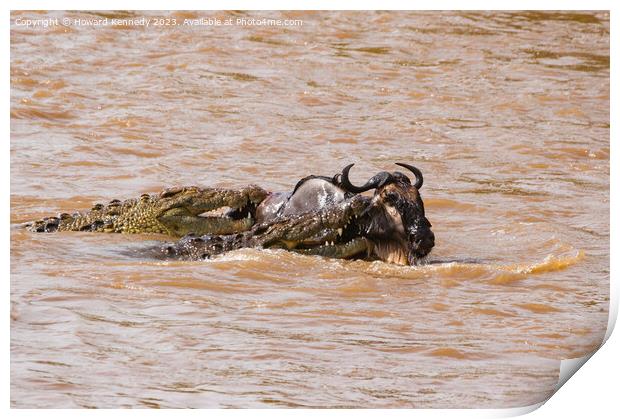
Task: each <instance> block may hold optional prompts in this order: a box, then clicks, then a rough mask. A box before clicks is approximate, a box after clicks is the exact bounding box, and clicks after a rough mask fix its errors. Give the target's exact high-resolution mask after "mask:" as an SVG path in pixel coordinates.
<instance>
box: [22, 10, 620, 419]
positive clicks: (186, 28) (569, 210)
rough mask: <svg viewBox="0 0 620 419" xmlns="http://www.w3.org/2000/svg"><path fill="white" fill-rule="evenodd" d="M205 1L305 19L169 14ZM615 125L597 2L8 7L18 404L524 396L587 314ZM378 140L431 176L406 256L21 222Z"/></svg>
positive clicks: (274, 185)
mask: <svg viewBox="0 0 620 419" xmlns="http://www.w3.org/2000/svg"><path fill="white" fill-rule="evenodd" d="M65 17H69V18H70V19H76V18H79V19H86V20H88V19H91V20H92V19H105V18H108V19H114V18H117V19H139V18H141V17H147V18H151V19H156V18H158V17H159V18H167V19H176V25H169V26H153V24H151V25H150V26H148V27H146V26H139V25H123V24H116V25H112V24H108V25H103V24H102V25H98V26H93V25H89V24H86V23H84V24H83V25H79V24H73V23H71V22H72V21H70V22H69V24H68V25H63V24H62V19H63V18H65ZM48 18H51V19H52V21H54V19H58V21H59V24H57V25H56V24H51V25H49V26H47V27H43V26H36V27H35V26H26V25H25V24H23V22H25V21H26V19H31V20H37V19H38V20H41V19H48ZM201 18H205V19H207V18H219V19H222V20H225V19H227V18H232V19H237V18H248V19H250V18H255V19H260V18H273V19H288V20H300V21H302V22H303V24H302V25H301V26H300V25H296V26H267V25H256V24H254V25H249V24H245V25H244V24H234V25H220V26H213V25H211V26H209V25H205V24H202V25H185V24H183V23H184V22H186V21H185V19H190V20H192V21H194V22H196V21H198V22H200V19H201ZM18 19H19V20H18ZM48 21H49V19H48ZM203 23H204V21H203ZM609 120H610V116H609V15H608V14H607V13H603V12H596V13H587V12H579V13H574V12H573V13H564V12H548V13H538V12H514V13H508V12H501V13H500V12H497V13H483V12H422V13H414V12H407V13H404V12H320V13H309V12H171V13H168V12H135V13H134V12H114V13H112V12H109V13H107V12H102V13H99V12H97V13H95V12H80V13H78V12H49V13H48V12H13V13H12V16H11V405H12V406H13V407H20V408H21V407H162V408H164V407H297V406H307V407H515V406H525V405H529V404H532V403H536V402H538V401H541V400H544V399H545V398H546V397H548V396H549V395H550V394H551V393H552V391H553V389H554V386H555V385H556V383H557V379H558V372H559V360H560V359H565V358H575V357H579V356H582V355H584V354H587V353H589V352H591V351H592V350H594V349H595V348H596V347H597V346H598V345H599V344H600V343H601V340H602V337H603V336H604V333H605V329H606V325H607V315H608V303H609V145H610V139H609V138H610V137H609ZM397 161H403V162H406V163H410V164H414V165H416V166H418V167H419V168H420V169H421V170H422V171H423V173H424V176H425V183H424V187H423V188H422V190H421V194H422V197H423V199H424V203H425V206H426V214H427V217H428V218H429V220H430V221H431V222H432V224H433V231H434V233H435V235H436V247H435V249H434V250H433V252H432V253H431V255H430V257H429V259H428V262H429V263H428V264H427V265H424V266H415V267H402V266H395V265H390V264H386V263H382V262H364V261H342V260H330V259H323V258H320V257H306V256H300V255H296V254H292V253H287V252H285V251H259V250H253V249H251V250H241V251H236V252H232V253H229V254H227V255H225V256H223V257H221V258H218V259H214V260H211V261H205V262H162V261H157V260H151V259H149V258H148V257H144V256H143V255H142V254H141V253H140V250H141V249H142V248H144V247H145V246H147V245H152V244H153V243H155V242H156V241H157V240H166V238H164V237H155V236H149V235H121V234H117V235H115V234H107V235H106V234H95V233H57V234H36V233H30V232H28V231H25V230H24V229H22V228H20V227H19V224H20V223H23V222H25V221H28V220H32V219H35V218H38V217H42V216H46V215H55V214H56V213H58V212H73V211H74V210H83V209H88V208H90V207H91V206H92V204H93V203H95V202H107V201H109V200H111V199H115V198H117V199H127V198H132V197H138V196H139V195H140V194H141V193H144V192H157V191H159V190H161V189H162V188H164V187H168V186H174V185H203V186H223V187H238V186H243V185H247V184H249V183H256V184H259V185H261V186H263V187H264V188H266V189H269V190H283V191H284V190H290V189H291V188H292V187H293V186H294V185H295V183H296V182H297V180H298V179H300V178H302V177H304V176H306V175H308V174H321V175H329V176H331V175H333V174H334V173H337V172H339V171H340V170H341V169H342V167H344V166H345V165H346V164H348V163H356V166H355V168H354V169H353V170H352V178H353V180H354V181H356V182H357V183H358V184H359V183H363V182H364V181H365V180H366V179H368V178H369V177H370V176H372V175H374V174H375V173H377V172H378V171H381V170H395V169H396V167H395V166H394V165H393V163H394V162H397Z"/></svg>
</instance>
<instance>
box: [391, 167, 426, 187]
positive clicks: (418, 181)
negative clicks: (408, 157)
mask: <svg viewBox="0 0 620 419" xmlns="http://www.w3.org/2000/svg"><path fill="white" fill-rule="evenodd" d="M396 164H397V165H398V166H400V167H404V168H405V169H409V170H410V171H411V172H412V173H413V174H414V175H415V185H413V186H415V188H416V189H420V188H421V187H422V184H423V183H424V178H423V177H422V172H420V169H418V168H417V167H415V166H412V165H410V164H406V163H396Z"/></svg>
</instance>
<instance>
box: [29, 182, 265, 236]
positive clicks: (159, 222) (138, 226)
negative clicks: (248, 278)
mask: <svg viewBox="0 0 620 419" xmlns="http://www.w3.org/2000/svg"><path fill="white" fill-rule="evenodd" d="M267 194H268V193H267V192H266V191H265V190H264V189H262V188H260V187H259V186H256V185H250V186H248V187H245V188H241V189H223V188H200V187H197V186H187V187H174V188H168V189H164V190H163V191H162V192H160V193H159V194H142V196H140V198H139V199H128V200H125V201H120V200H118V199H115V200H112V201H110V202H109V203H108V204H105V205H104V204H95V205H94V206H93V207H92V209H90V210H89V211H85V212H77V213H74V214H72V215H70V214H68V213H63V214H59V215H58V216H57V217H46V218H43V219H41V220H37V221H34V222H32V223H27V224H26V228H27V229H29V230H30V231H34V232H48V233H49V232H55V231H93V232H106V233H160V234H166V235H169V236H173V237H182V236H184V235H186V234H189V233H195V234H231V233H235V232H239V231H245V230H248V229H250V228H251V227H252V225H253V224H254V221H253V219H252V213H253V212H254V210H255V208H256V206H257V205H258V204H260V202H262V201H263V200H264V199H265V197H266V196H267ZM225 206H226V207H230V208H231V211H230V213H231V214H232V215H233V216H228V215H224V216H203V214H204V213H207V212H210V211H213V210H216V209H219V208H221V207H225Z"/></svg>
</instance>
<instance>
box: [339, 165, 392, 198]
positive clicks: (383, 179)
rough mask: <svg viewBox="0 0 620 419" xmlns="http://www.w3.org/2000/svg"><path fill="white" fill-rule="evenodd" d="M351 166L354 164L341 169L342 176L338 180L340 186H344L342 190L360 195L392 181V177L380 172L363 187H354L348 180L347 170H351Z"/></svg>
mask: <svg viewBox="0 0 620 419" xmlns="http://www.w3.org/2000/svg"><path fill="white" fill-rule="evenodd" d="M353 165H354V163H351V164H350V165H348V166H346V167H345V168H344V169H342V176H341V178H340V182H341V183H342V186H344V188H345V189H346V190H348V191H349V192H355V193H362V192H366V191H369V190H371V189H374V188H379V187H381V186H383V185H385V184H387V183H389V182H393V181H394V177H393V176H392V175H391V174H390V173H388V172H381V173H377V174H376V175H374V176H373V177H371V178H370V179H369V180H368V182H366V184H365V185H364V186H355V185H353V184H351V181H350V180H349V170H351V167H353Z"/></svg>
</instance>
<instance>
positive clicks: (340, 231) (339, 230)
mask: <svg viewBox="0 0 620 419" xmlns="http://www.w3.org/2000/svg"><path fill="white" fill-rule="evenodd" d="M338 235H339V236H342V229H341V228H339V229H338Z"/></svg>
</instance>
